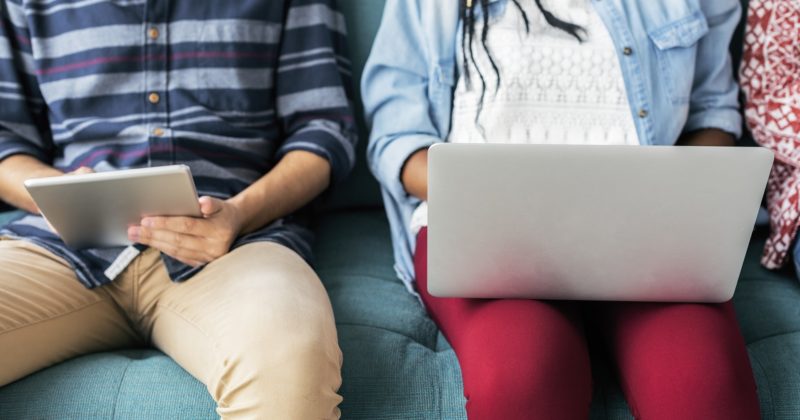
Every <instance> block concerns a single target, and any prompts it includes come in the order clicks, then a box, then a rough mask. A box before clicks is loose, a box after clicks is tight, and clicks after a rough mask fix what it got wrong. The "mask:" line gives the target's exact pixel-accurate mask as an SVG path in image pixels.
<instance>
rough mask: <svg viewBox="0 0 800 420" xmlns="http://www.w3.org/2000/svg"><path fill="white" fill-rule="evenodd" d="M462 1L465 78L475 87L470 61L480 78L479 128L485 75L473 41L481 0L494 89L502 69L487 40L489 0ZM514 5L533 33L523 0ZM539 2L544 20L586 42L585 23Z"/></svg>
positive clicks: (483, 42) (484, 44)
mask: <svg viewBox="0 0 800 420" xmlns="http://www.w3.org/2000/svg"><path fill="white" fill-rule="evenodd" d="M459 1H462V3H461V20H462V21H463V22H464V29H463V31H462V32H463V33H462V35H461V50H462V51H463V56H464V57H463V60H464V62H463V67H464V82H465V83H466V86H467V89H472V75H471V72H470V69H469V62H470V61H471V62H472V64H473V65H474V66H475V71H476V73H477V74H478V78H479V79H480V81H481V96H480V99H479V100H478V113H477V114H476V115H475V123H476V124H477V125H478V128H479V129H480V128H481V126H480V123H479V122H478V119H479V118H480V116H481V111H483V100H484V98H485V97H486V78H485V77H484V75H483V72H481V69H480V67H478V63H477V61H475V51H474V48H473V41H474V39H475V7H476V6H477V5H478V2H480V6H481V10H482V11H483V13H482V15H483V30H482V31H481V45H482V47H483V50H484V51H485V52H486V56H487V57H488V58H489V64H490V65H491V66H492V70H494V73H495V75H496V76H497V82H496V86H495V89H499V88H500V69H499V68H498V67H497V62H495V60H494V57H492V53H491V52H490V51H489V46H488V44H487V42H486V41H487V39H488V36H489V13H488V10H489V0H459ZM510 1H511V2H512V3H513V4H514V6H515V7H516V8H517V10H519V12H520V13H521V14H522V20H523V21H524V22H525V33H530V30H531V25H530V20H529V19H528V14H527V13H525V10H524V9H523V8H522V5H521V4H520V3H519V2H520V0H510ZM533 1H534V3H536V7H538V8H539V11H540V12H541V13H542V16H544V20H545V21H546V22H547V24H548V25H550V26H552V27H554V28H558V29H560V30H562V31H564V32H566V33H568V34H570V35H572V36H573V37H575V39H577V40H578V42H583V37H582V36H581V32H586V31H585V29H583V27H581V26H578V25H575V24H573V23H569V22H565V21H563V20H561V19H559V18H557V17H556V16H555V15H553V14H552V13H550V11H548V10H547V9H545V8H544V6H542V0H533Z"/></svg>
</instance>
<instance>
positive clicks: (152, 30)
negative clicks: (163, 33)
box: [147, 27, 159, 39]
mask: <svg viewBox="0 0 800 420" xmlns="http://www.w3.org/2000/svg"><path fill="white" fill-rule="evenodd" d="M158 35H159V33H158V28H155V27H154V28H150V29H148V30H147V36H149V37H150V39H158Z"/></svg>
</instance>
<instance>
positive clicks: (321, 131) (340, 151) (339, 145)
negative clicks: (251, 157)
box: [277, 128, 356, 185]
mask: <svg viewBox="0 0 800 420" xmlns="http://www.w3.org/2000/svg"><path fill="white" fill-rule="evenodd" d="M354 143H355V142H354V141H353V139H351V138H348V137H347V136H346V135H345V134H344V133H342V132H339V131H332V130H329V129H325V128H307V129H304V130H302V131H300V132H297V133H295V134H294V135H292V136H291V137H289V138H288V139H286V141H285V142H284V143H283V144H282V145H281V147H280V148H279V149H278V154H277V160H280V159H282V158H283V157H284V156H285V155H286V154H287V153H289V152H291V151H295V150H303V151H306V152H311V153H314V154H315V155H317V156H320V157H322V158H324V159H326V160H327V161H328V163H330V165H331V185H335V184H337V183H339V182H340V181H342V180H343V179H344V178H346V177H347V175H348V174H349V173H350V171H351V170H352V169H353V165H354V164H355V159H356V157H355V146H354Z"/></svg>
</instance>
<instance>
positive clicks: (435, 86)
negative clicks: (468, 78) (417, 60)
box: [428, 59, 456, 134]
mask: <svg viewBox="0 0 800 420" xmlns="http://www.w3.org/2000/svg"><path fill="white" fill-rule="evenodd" d="M431 71H432V72H431V74H430V76H429V78H430V79H429V80H430V82H429V84H428V89H429V91H428V96H429V97H430V99H431V102H432V104H433V106H432V107H431V112H432V113H434V117H435V118H434V120H435V121H436V124H437V125H438V127H437V128H438V129H439V131H441V132H442V133H444V134H446V133H447V132H448V131H449V127H448V126H449V124H450V112H451V110H452V102H453V91H454V90H455V85H456V71H455V60H454V59H453V60H450V61H448V60H445V61H444V62H440V63H439V64H437V65H436V66H433V67H432V69H431ZM444 111H446V115H439V113H440V112H444Z"/></svg>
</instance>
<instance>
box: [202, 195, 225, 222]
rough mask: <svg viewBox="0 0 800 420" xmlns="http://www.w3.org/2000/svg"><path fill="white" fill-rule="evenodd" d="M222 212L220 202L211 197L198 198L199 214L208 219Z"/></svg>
mask: <svg viewBox="0 0 800 420" xmlns="http://www.w3.org/2000/svg"><path fill="white" fill-rule="evenodd" d="M220 210H222V202H221V201H220V200H217V199H216V198H213V197H206V196H204V197H200V212H201V213H203V216H205V217H208V216H212V215H214V214H216V213H218V212H219V211H220Z"/></svg>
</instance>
